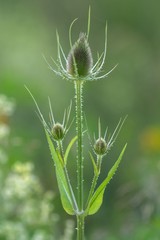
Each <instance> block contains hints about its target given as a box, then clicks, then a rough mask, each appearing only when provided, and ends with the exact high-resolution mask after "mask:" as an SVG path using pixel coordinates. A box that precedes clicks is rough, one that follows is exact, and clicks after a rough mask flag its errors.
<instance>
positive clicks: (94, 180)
mask: <svg viewBox="0 0 160 240" xmlns="http://www.w3.org/2000/svg"><path fill="white" fill-rule="evenodd" d="M101 163H102V156H101V155H98V156H97V170H98V171H97V173H94V177H93V180H92V185H91V188H90V192H89V195H88V199H87V204H86V207H88V204H89V202H90V199H91V197H92V195H93V193H94V190H95V187H96V185H97V181H98V178H99V175H100V171H101Z"/></svg>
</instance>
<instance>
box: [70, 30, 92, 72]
mask: <svg viewBox="0 0 160 240" xmlns="http://www.w3.org/2000/svg"><path fill="white" fill-rule="evenodd" d="M92 66H93V59H92V53H91V49H90V47H89V44H88V41H87V37H86V35H85V34H84V33H80V36H79V38H78V40H77V42H76V43H75V44H74V45H73V47H72V49H71V50H70V52H69V54H68V58H67V66H66V68H67V72H68V73H69V74H70V75H72V76H76V75H77V76H80V77H85V76H87V75H88V74H89V73H90V71H91V69H92Z"/></svg>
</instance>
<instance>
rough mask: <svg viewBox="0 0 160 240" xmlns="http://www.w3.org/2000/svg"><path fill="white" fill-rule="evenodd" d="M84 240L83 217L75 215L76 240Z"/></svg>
mask: <svg viewBox="0 0 160 240" xmlns="http://www.w3.org/2000/svg"><path fill="white" fill-rule="evenodd" d="M83 239H84V215H83V214H81V215H77V240H83Z"/></svg>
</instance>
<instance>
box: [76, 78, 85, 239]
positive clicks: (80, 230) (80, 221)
mask: <svg viewBox="0 0 160 240" xmlns="http://www.w3.org/2000/svg"><path fill="white" fill-rule="evenodd" d="M82 87H83V82H82V81H80V80H77V81H75V101H76V132H77V137H78V141H77V190H78V207H79V214H78V215H77V240H83V239H84V215H83V116H82Z"/></svg>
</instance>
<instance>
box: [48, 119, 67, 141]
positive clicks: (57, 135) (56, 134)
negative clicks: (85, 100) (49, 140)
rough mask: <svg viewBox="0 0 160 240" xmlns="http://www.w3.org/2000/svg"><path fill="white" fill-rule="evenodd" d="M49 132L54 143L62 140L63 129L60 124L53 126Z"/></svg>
mask: <svg viewBox="0 0 160 240" xmlns="http://www.w3.org/2000/svg"><path fill="white" fill-rule="evenodd" d="M51 132H52V136H53V138H54V140H56V141H58V140H62V139H63V138H64V135H65V133H64V127H63V126H62V125H61V124H60V123H56V124H54V126H53V128H52V131H51Z"/></svg>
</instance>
